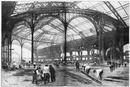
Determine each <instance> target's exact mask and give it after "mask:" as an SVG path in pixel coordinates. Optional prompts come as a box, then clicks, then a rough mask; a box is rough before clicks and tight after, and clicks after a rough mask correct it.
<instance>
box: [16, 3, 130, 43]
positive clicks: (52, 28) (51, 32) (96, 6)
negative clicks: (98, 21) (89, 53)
mask: <svg viewBox="0 0 130 87" xmlns="http://www.w3.org/2000/svg"><path fill="white" fill-rule="evenodd" d="M32 3H33V4H32ZM43 3H44V2H42V4H43ZM110 3H111V4H112V5H113V7H114V8H115V9H116V10H117V12H118V13H119V14H120V16H121V17H122V18H123V20H124V21H125V22H126V23H127V25H129V4H128V3H129V2H128V1H110ZM42 4H41V3H40V2H34V1H30V2H25V1H24V2H18V3H17V5H16V8H15V11H14V13H15V14H17V13H22V12H26V11H28V10H30V9H31V8H32V5H35V6H36V7H37V8H38V7H40V6H42ZM77 6H78V7H80V8H82V9H87V8H89V9H93V10H98V11H100V12H104V13H106V14H107V15H110V16H112V17H113V18H116V17H115V15H114V14H113V13H112V11H110V9H109V8H108V7H107V6H106V4H105V3H104V2H103V1H81V2H79V3H78V4H77ZM75 15H76V14H75V13H73V14H72V13H67V20H69V19H71V18H72V17H73V16H75ZM60 16H62V15H61V14H60ZM116 19H117V18H116ZM17 29H19V30H17ZM67 29H68V30H67V40H73V39H74V40H75V39H80V38H81V37H83V36H86V37H88V36H91V35H95V34H96V30H95V28H94V26H93V24H92V23H91V22H90V21H89V20H87V19H86V18H83V17H79V18H75V19H73V20H72V21H71V22H70V24H69V26H68V28H67ZM105 29H106V30H104V31H105V32H107V31H111V30H112V29H111V28H110V27H107V26H105ZM16 30H17V31H15V33H14V34H18V35H19V36H20V37H22V36H25V35H27V38H31V34H30V35H28V34H29V32H30V29H29V28H27V27H26V26H25V25H21V26H17V27H16ZM35 30H36V31H35V33H34V37H38V36H39V37H40V39H38V40H43V41H44V40H45V41H55V43H60V42H62V40H63V36H64V35H63V34H64V26H63V24H62V22H61V21H60V20H59V19H56V18H53V17H46V18H44V19H42V20H41V21H40V22H39V23H38V24H37V26H36V27H35ZM19 33H20V34H19Z"/></svg>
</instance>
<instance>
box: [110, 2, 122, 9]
mask: <svg viewBox="0 0 130 87" xmlns="http://www.w3.org/2000/svg"><path fill="white" fill-rule="evenodd" d="M109 2H110V3H111V4H112V6H113V7H114V8H118V7H120V4H119V2H118V1H109Z"/></svg>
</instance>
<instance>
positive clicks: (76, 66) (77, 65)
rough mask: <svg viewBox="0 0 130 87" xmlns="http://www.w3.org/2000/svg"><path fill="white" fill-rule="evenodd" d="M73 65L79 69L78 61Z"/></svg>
mask: <svg viewBox="0 0 130 87" xmlns="http://www.w3.org/2000/svg"><path fill="white" fill-rule="evenodd" d="M75 66H76V70H79V66H80V65H79V62H78V61H76V64H75Z"/></svg>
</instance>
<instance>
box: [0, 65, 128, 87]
mask: <svg viewBox="0 0 130 87" xmlns="http://www.w3.org/2000/svg"><path fill="white" fill-rule="evenodd" d="M67 68H68V69H70V70H71V69H72V70H71V71H73V72H74V73H76V72H75V67H69V66H68V67H67ZM94 68H96V67H94ZM103 69H105V73H104V78H107V76H112V75H113V76H117V75H118V76H123V75H124V76H123V77H129V67H126V68H123V67H122V68H119V69H117V70H116V71H114V72H112V73H111V72H110V71H109V69H108V67H107V68H106V67H104V68H103ZM32 71H33V69H32V68H26V69H19V70H14V71H5V70H1V80H2V81H1V82H2V84H1V86H2V87H41V86H85V87H91V86H101V85H99V84H95V83H87V84H86V83H83V82H80V81H78V80H77V79H75V78H72V77H71V76H69V75H67V74H65V73H64V71H60V68H59V69H56V81H55V82H53V83H52V82H49V83H47V84H44V82H43V81H41V80H39V81H38V83H39V84H38V85H36V84H32ZM91 74H92V73H91ZM79 76H82V75H80V74H79ZM117 80H118V79H117ZM102 82H103V85H102V86H111V87H115V86H129V80H122V82H114V81H105V80H104V81H102Z"/></svg>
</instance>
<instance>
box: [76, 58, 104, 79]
mask: <svg viewBox="0 0 130 87" xmlns="http://www.w3.org/2000/svg"><path fill="white" fill-rule="evenodd" d="M75 66H76V70H80V68H79V67H80V64H79V62H78V61H76V63H75ZM82 69H83V71H84V72H85V73H86V74H88V75H89V73H90V70H91V67H90V65H89V63H87V64H84V65H82ZM93 73H94V74H95V77H96V78H97V79H98V80H102V75H103V69H101V68H98V69H94V70H93Z"/></svg>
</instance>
